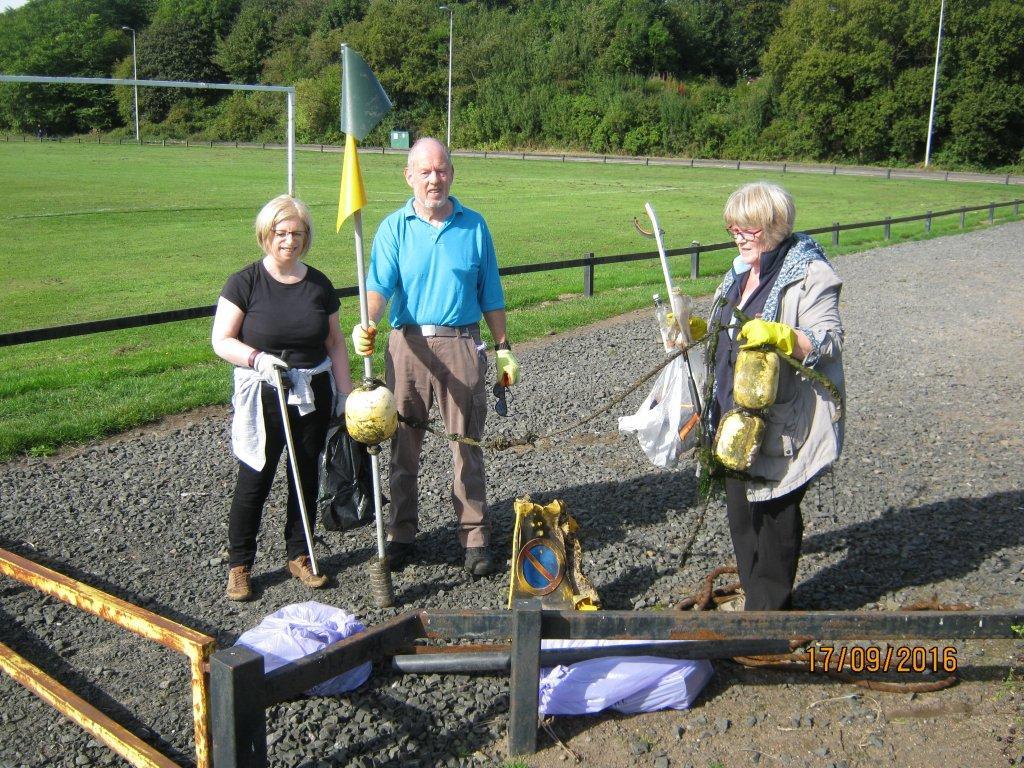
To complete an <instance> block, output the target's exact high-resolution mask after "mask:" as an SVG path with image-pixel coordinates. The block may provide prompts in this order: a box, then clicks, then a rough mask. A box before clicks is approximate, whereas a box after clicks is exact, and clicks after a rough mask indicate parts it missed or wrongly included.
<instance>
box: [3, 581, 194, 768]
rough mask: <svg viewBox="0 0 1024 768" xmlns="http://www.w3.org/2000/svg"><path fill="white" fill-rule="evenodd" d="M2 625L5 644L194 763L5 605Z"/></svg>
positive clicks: (182, 761) (185, 703) (165, 751)
mask: <svg viewBox="0 0 1024 768" xmlns="http://www.w3.org/2000/svg"><path fill="white" fill-rule="evenodd" d="M28 589H29V587H17V588H14V589H13V590H11V591H10V593H12V594H13V593H14V592H15V591H22V590H28ZM0 627H2V631H0V639H2V640H3V642H4V644H5V645H8V646H10V647H11V649H12V650H13V651H14V652H15V653H18V654H20V655H21V656H24V657H25V658H27V659H29V660H31V663H32V664H34V665H35V666H37V667H39V668H40V669H41V670H43V672H45V673H46V674H47V675H49V676H50V677H52V678H54V679H55V680H57V681H58V682H60V683H61V684H62V685H64V686H65V687H67V688H69V689H71V691H73V692H74V693H75V694H77V695H78V696H80V697H82V698H83V699H85V700H86V701H87V702H88V703H89V704H91V705H93V706H94V707H96V708H97V709H99V710H100V711H101V712H103V713H104V714H105V715H107V716H108V717H111V718H113V719H114V720H115V721H117V722H118V723H119V724H121V725H122V726H124V727H125V728H127V729H128V730H129V731H131V732H132V733H133V734H135V735H136V736H138V737H139V738H140V739H142V740H144V741H145V742H147V743H148V744H150V745H152V746H153V747H155V748H156V749H158V750H160V751H161V752H162V753H163V754H165V755H167V756H168V757H170V758H171V759H172V760H174V761H175V762H177V763H178V764H179V765H192V764H193V762H194V761H193V756H192V755H185V754H182V753H181V752H179V751H178V750H177V749H176V748H175V746H174V745H173V744H171V743H169V742H166V741H164V740H163V739H162V738H161V737H160V734H158V733H156V732H155V731H153V730H152V729H151V728H150V727H149V726H147V725H146V724H145V723H143V722H141V721H140V720H138V719H137V718H136V717H135V713H134V712H132V711H131V710H130V709H128V708H127V707H125V706H124V705H122V704H121V703H120V702H119V701H118V700H117V699H115V698H113V697H111V696H110V695H109V694H107V692H106V691H104V690H103V689H102V688H101V687H99V686H98V685H96V684H95V683H94V682H93V681H92V680H90V679H89V678H88V677H86V676H85V675H83V674H82V673H81V672H79V671H78V670H76V669H75V668H74V667H73V666H72V665H71V664H70V663H69V662H68V661H67V659H65V658H64V656H62V655H61V654H60V652H58V651H55V650H54V649H53V648H52V647H51V645H50V644H49V643H48V642H47V641H45V640H42V639H40V638H39V637H38V636H37V635H36V634H35V633H33V632H32V631H31V630H30V629H28V628H27V627H25V626H24V625H23V624H22V623H20V622H19V621H18V619H17V617H15V616H12V615H10V614H9V613H7V612H6V611H4V610H2V609H0ZM71 653H73V651H71ZM119 685H124V682H123V680H118V679H117V678H114V679H113V680H111V686H112V687H115V688H116V687H118V686H119ZM181 707H182V709H183V710H185V709H189V708H190V702H189V701H188V700H187V699H182V701H181ZM76 727H77V726H76ZM81 733H82V734H83V738H91V737H90V735H89V734H88V733H87V732H86V731H84V730H82V731H81ZM0 764H2V763H0Z"/></svg>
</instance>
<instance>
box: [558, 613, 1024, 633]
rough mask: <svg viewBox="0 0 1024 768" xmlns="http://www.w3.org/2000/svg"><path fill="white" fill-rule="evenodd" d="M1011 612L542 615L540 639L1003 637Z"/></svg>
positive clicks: (1021, 617) (1017, 617) (1014, 619)
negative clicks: (541, 637) (541, 636)
mask: <svg viewBox="0 0 1024 768" xmlns="http://www.w3.org/2000/svg"><path fill="white" fill-rule="evenodd" d="M1022 623H1024V608H1021V609H1017V610H1016V611H878V612H869V611H836V612H830V611H749V612H748V611H737V612H726V611H697V612H692V611H690V612H678V611H642V612H639V611H595V612H593V613H582V612H576V611H544V619H543V635H544V637H545V638H565V637H569V638H605V639H615V638H627V637H634V638H651V639H665V640H736V639H741V638H749V639H754V638H763V639H771V638H775V639H781V638H793V637H813V638H815V639H816V640H825V641H828V640H907V639H935V640H942V639H1009V638H1013V637H1015V634H1014V632H1013V629H1012V627H1013V626H1015V625H1020V624H1022Z"/></svg>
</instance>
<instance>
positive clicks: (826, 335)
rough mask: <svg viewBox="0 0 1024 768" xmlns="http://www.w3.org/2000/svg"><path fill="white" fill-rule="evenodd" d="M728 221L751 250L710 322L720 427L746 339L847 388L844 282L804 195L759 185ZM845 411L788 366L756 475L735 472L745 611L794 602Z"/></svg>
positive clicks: (731, 488)
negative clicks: (814, 493)
mask: <svg viewBox="0 0 1024 768" xmlns="http://www.w3.org/2000/svg"><path fill="white" fill-rule="evenodd" d="M724 218H725V224H726V230H727V231H728V233H729V236H730V237H732V238H733V240H734V241H735V243H736V247H737V248H738V249H739V255H738V256H737V257H736V259H735V260H734V261H733V267H732V269H731V270H729V272H728V273H727V274H726V275H725V279H724V280H723V281H722V284H721V285H720V286H719V288H718V290H717V292H716V293H715V298H714V302H713V306H712V310H711V318H710V321H709V327H710V328H711V330H712V332H715V331H716V330H717V332H718V340H717V347H716V348H715V356H714V359H713V360H709V361H708V362H709V366H708V372H709V376H711V377H712V382H713V385H712V386H713V389H712V393H713V395H712V398H711V402H709V403H708V404H707V405H706V407H707V411H706V413H707V416H708V430H709V432H710V433H711V434H714V431H715V429H716V428H717V426H718V423H719V421H720V420H721V418H722V417H723V416H724V415H725V414H726V412H728V411H729V410H730V409H732V408H733V407H734V402H733V380H734V377H733V374H734V366H735V365H736V356H737V353H738V352H739V350H740V349H741V348H743V347H759V346H761V345H763V344H769V345H771V346H774V347H775V348H777V349H779V350H780V351H782V352H784V353H786V354H787V355H790V356H792V357H793V358H795V359H796V360H799V361H802V362H803V364H804V365H806V366H807V367H809V368H812V369H814V370H816V371H818V372H820V373H822V374H824V375H825V376H826V377H828V379H830V380H831V381H832V383H833V384H835V385H836V387H837V388H838V390H839V392H840V393H842V392H843V357H842V350H843V324H842V321H841V320H840V318H839V291H840V289H841V288H842V281H841V280H840V279H839V276H838V275H837V274H836V272H835V270H834V269H833V268H832V265H831V264H830V263H829V261H828V259H827V258H826V257H825V252H824V251H823V250H822V248H821V246H820V245H818V243H816V242H815V241H814V240H813V239H811V238H810V237H808V236H807V235H803V234H795V233H794V232H793V222H794V220H795V218H796V207H795V206H794V204H793V198H792V197H790V195H789V193H788V192H786V191H785V190H784V189H782V187H779V186H777V185H775V184H769V183H766V182H758V183H755V184H747V185H746V186H743V187H741V188H740V189H738V190H736V191H735V192H733V194H732V195H731V196H730V197H729V200H728V202H727V203H726V205H725V211H724ZM733 309H739V310H740V311H742V312H743V313H744V314H745V315H747V316H749V317H750V318H753V319H751V320H749V321H748V322H746V323H744V324H743V326H742V327H741V328H740V329H739V332H738V333H737V332H736V330H734V329H730V328H729V327H728V326H730V325H733V326H734V325H735V323H736V319H735V316H734V314H733ZM842 396H843V397H845V395H842ZM836 409H837V404H836V403H835V402H833V400H832V398H831V397H830V396H829V394H828V392H827V391H826V390H825V388H823V387H822V386H821V385H820V384H817V383H815V382H812V381H811V380H810V379H807V378H805V377H803V376H801V375H800V374H799V373H797V372H796V371H795V370H794V369H793V368H792V367H791V366H790V365H788V364H786V363H782V364H781V365H780V375H779V385H778V395H777V396H776V399H775V403H774V404H773V405H771V406H769V407H768V408H767V409H766V412H765V419H764V420H765V426H766V429H765V434H764V438H763V440H762V443H761V448H760V451H759V452H758V454H757V455H756V457H755V458H754V461H753V464H751V466H750V469H749V471H748V473H747V474H748V476H749V477H748V479H746V480H743V479H735V478H727V479H726V481H725V494H726V514H727V516H728V519H729V531H730V533H731V534H732V542H733V549H734V550H735V553H736V563H737V566H738V567H739V577H740V582H741V584H742V585H743V590H744V593H745V610H748V611H773V610H784V609H788V608H791V607H792V599H793V585H794V582H795V580H796V570H797V563H798V561H799V559H800V547H801V539H802V537H803V519H802V517H801V515H800V502H801V501H802V500H803V497H804V493H806V491H807V487H808V485H809V484H810V482H811V480H813V479H814V478H815V477H816V476H817V475H818V474H820V473H821V472H823V471H824V470H825V469H827V468H828V467H829V466H830V465H831V464H832V463H833V462H834V461H835V460H836V459H838V458H839V451H840V449H841V447H842V441H843V422H842V420H841V419H840V420H839V421H833V418H834V417H835V415H836Z"/></svg>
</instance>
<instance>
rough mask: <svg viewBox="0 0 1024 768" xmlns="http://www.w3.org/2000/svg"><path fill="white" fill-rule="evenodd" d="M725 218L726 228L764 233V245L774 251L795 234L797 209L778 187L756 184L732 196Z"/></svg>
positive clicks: (786, 194) (747, 185) (741, 189)
mask: <svg viewBox="0 0 1024 768" xmlns="http://www.w3.org/2000/svg"><path fill="white" fill-rule="evenodd" d="M722 216H723V217H724V218H725V225H726V226H727V227H732V226H737V227H743V228H750V229H761V230H764V237H765V242H766V243H767V244H768V246H769V247H771V248H774V247H775V246H777V245H778V244H779V243H781V242H782V241H783V240H785V239H786V238H787V237H789V236H790V235H791V234H793V222H794V221H795V220H796V206H795V205H794V204H793V198H792V196H791V195H790V194H789V192H787V191H786V190H784V189H783V188H782V187H780V186H779V185H778V184H772V183H770V182H767V181H756V182H754V183H753V184H744V185H743V186H742V187H740V188H739V189H737V190H736V191H735V192H733V193H732V194H731V195H729V199H728V200H727V201H726V203H725V210H724V211H723V212H722Z"/></svg>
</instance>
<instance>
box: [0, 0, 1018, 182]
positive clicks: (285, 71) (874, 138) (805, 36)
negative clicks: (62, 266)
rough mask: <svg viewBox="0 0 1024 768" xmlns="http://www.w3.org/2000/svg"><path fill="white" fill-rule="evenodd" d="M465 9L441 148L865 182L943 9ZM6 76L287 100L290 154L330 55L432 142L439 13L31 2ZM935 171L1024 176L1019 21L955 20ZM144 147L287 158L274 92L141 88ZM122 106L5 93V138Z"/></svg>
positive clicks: (92, 97) (799, 3)
mask: <svg viewBox="0 0 1024 768" xmlns="http://www.w3.org/2000/svg"><path fill="white" fill-rule="evenodd" d="M453 7H454V8H455V59H454V82H455V89H454V110H455V120H454V126H453V143H454V144H455V145H456V146H460V147H468V146H472V147H477V148H512V147H516V148H520V147H522V148H559V149H577V150H585V151H592V152H626V153H631V154H682V155H690V156H717V157H728V158H753V159H783V158H789V159H814V160H838V161H849V162H860V163H899V164H912V163H915V162H919V161H920V160H921V158H922V157H923V154H924V144H925V139H926V132H927V124H928V107H929V101H930V95H931V78H932V67H933V64H934V54H935V49H934V47H935V36H936V32H937V28H938V15H939V0H469V1H468V2H461V3H458V4H453ZM0 19H2V23H0V71H3V72H5V73H11V74H47V75H84V76H97V77H104V76H106V77H109V76H116V77H130V74H131V41H130V36H129V35H126V34H125V33H124V32H123V31H122V30H121V27H122V26H125V25H126V26H131V27H134V28H135V29H137V30H138V31H139V37H138V64H139V77H140V78H144V79H174V80H199V81H208V82H211V81H233V82H247V83H252V82H264V83H273V84H294V85H295V86H296V87H297V90H298V99H297V106H298V114H297V129H298V136H299V140H300V141H309V142H335V141H339V140H340V139H341V136H340V134H339V131H338V89H339V82H340V71H339V63H338V60H339V48H340V44H341V43H342V42H347V43H348V44H349V45H351V46H352V47H353V48H354V49H355V50H357V51H359V52H360V53H361V54H362V55H363V56H364V57H365V58H366V60H367V61H368V62H369V64H370V66H371V67H372V68H373V69H374V71H375V72H376V74H377V76H378V77H379V79H380V81H381V83H382V84H383V85H384V88H385V89H386V90H387V92H388V93H389V95H390V96H391V97H392V100H393V101H394V102H395V104H396V109H395V110H394V111H393V112H392V113H391V114H390V115H389V116H388V118H387V119H386V120H385V121H384V123H383V124H382V125H381V126H379V127H378V129H377V132H376V133H375V134H374V135H372V136H370V137H369V138H368V141H371V142H382V141H384V140H386V136H387V131H389V130H391V129H392V128H396V127H397V128H404V129H409V130H411V131H413V133H414V134H424V133H433V134H436V135H441V134H443V131H444V125H445V111H446V105H447V56H448V24H447V22H448V17H447V13H445V12H442V11H439V10H438V7H437V2H436V0H326V1H325V0H30V2H29V3H28V4H27V5H25V6H24V7H22V8H20V9H16V10H13V11H8V12H6V13H4V14H3V15H2V16H0ZM939 95H940V98H939V102H938V115H937V122H936V130H935V140H934V146H935V147H936V148H937V152H936V153H935V155H934V156H935V160H936V161H937V162H939V163H943V164H945V165H947V166H949V167H964V166H971V167H987V168H993V167H1006V166H1014V165H1016V166H1020V165H1022V164H1024V4H1022V3H1020V2H1019V0H948V2H947V9H946V26H945V36H944V47H943V62H942V79H941V85H940V94H939ZM139 106H140V111H141V113H142V119H143V121H144V124H145V132H146V134H147V135H149V136H160V135H163V136H176V137H181V136H195V137H210V138H233V139H239V140H261V139H279V138H280V136H281V135H282V132H283V121H284V114H283V112H284V105H283V100H282V99H281V98H280V97H279V96H277V95H275V94H261V93H255V94H240V93H235V94H231V95H225V94H224V92H202V91H171V90H165V89H151V88H146V89H140V93H139ZM133 118H134V115H133V104H132V100H131V91H130V89H125V88H121V89H116V90H115V89H104V88H97V87H91V86H76V87H67V88H57V87H40V86H27V85H26V86H0V128H2V129H8V130H20V131H35V130H36V129H37V128H39V127H42V128H43V129H44V130H46V131H48V132H50V133H62V134H63V133H83V132H88V131H111V130H118V129H119V128H121V129H123V127H124V126H130V125H131V124H132V121H133Z"/></svg>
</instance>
